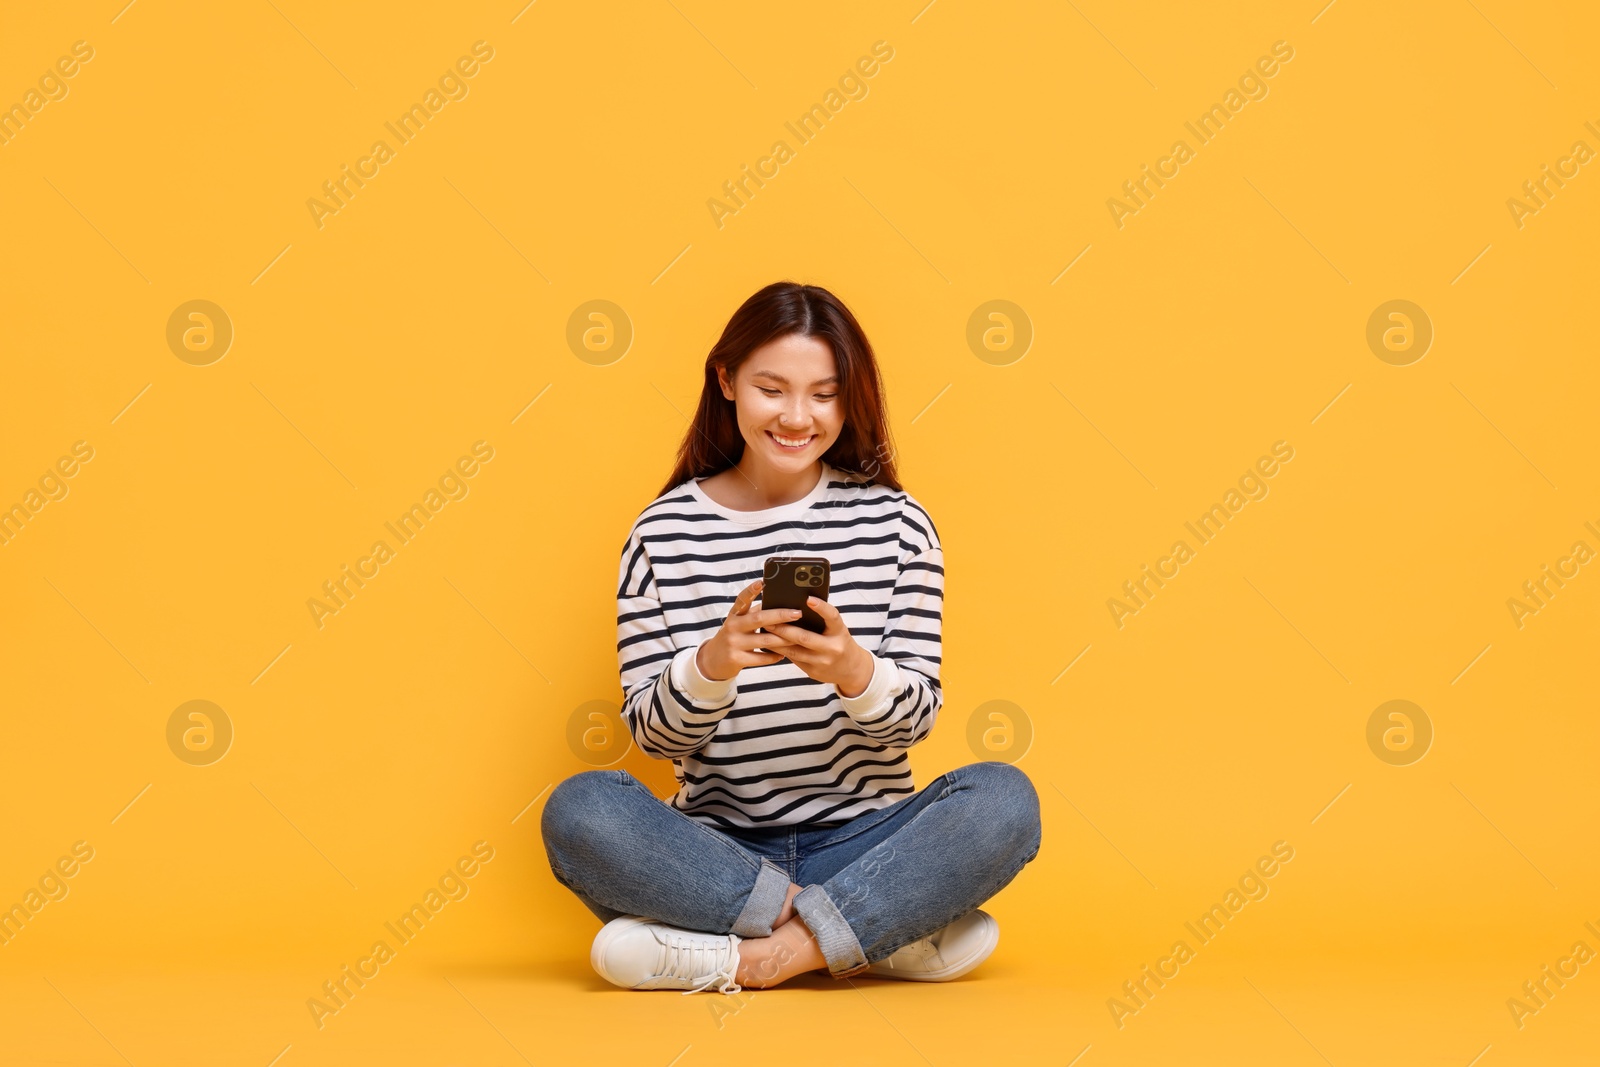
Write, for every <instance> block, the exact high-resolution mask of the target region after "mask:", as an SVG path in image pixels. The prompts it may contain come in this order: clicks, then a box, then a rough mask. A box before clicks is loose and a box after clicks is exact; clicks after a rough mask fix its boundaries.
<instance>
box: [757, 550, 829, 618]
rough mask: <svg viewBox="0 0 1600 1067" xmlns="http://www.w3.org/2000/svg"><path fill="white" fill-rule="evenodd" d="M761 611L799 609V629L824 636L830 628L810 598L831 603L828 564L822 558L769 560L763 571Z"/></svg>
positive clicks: (773, 558) (773, 557)
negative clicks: (809, 600) (803, 628)
mask: <svg viewBox="0 0 1600 1067" xmlns="http://www.w3.org/2000/svg"><path fill="white" fill-rule="evenodd" d="M761 578H762V585H761V610H762V611H767V610H769V609H771V608H799V609H800V617H799V618H798V619H796V620H795V621H794V625H796V626H804V627H805V628H806V629H807V630H810V631H811V632H812V633H818V634H820V633H821V632H822V631H823V630H826V629H827V628H828V625H827V623H825V622H824V621H823V619H822V616H821V615H819V614H817V613H816V612H815V611H813V610H812V609H811V608H810V607H809V606H808V605H807V604H806V597H810V596H814V597H816V598H817V599H819V600H827V599H828V561H827V559H825V558H824V557H822V556H768V557H767V562H766V565H765V566H764V567H763V568H762V571H761Z"/></svg>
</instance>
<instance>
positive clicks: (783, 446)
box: [767, 430, 817, 452]
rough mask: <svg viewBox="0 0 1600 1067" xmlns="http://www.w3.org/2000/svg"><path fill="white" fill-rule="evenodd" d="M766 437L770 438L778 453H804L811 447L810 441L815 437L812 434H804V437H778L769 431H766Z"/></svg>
mask: <svg viewBox="0 0 1600 1067" xmlns="http://www.w3.org/2000/svg"><path fill="white" fill-rule="evenodd" d="M767 436H768V437H770V438H772V441H773V443H774V444H776V445H777V446H778V449H779V450H780V451H783V452H804V451H805V450H806V449H807V448H809V447H810V446H811V442H812V440H813V439H814V438H815V437H816V436H817V435H816V434H814V433H812V434H806V435H805V436H804V437H783V436H779V435H778V434H775V433H773V432H772V431H771V430H768V431H767Z"/></svg>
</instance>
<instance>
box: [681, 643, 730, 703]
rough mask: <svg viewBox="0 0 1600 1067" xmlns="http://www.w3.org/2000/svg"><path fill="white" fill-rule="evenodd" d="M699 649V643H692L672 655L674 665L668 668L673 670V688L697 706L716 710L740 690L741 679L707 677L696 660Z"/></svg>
mask: <svg viewBox="0 0 1600 1067" xmlns="http://www.w3.org/2000/svg"><path fill="white" fill-rule="evenodd" d="M699 651H700V646H699V645H690V646H689V647H688V648H684V649H679V650H678V654H677V655H675V656H673V657H672V665H671V666H670V667H669V668H668V670H669V671H670V672H671V681H672V685H673V688H675V689H677V690H678V692H680V693H682V694H684V695H685V696H687V697H688V698H689V703H691V704H693V705H694V706H695V707H697V708H703V709H705V710H707V711H714V710H717V709H720V708H723V707H726V706H727V705H728V704H729V703H731V702H732V700H733V697H734V694H735V693H736V692H737V691H738V687H739V679H738V678H737V677H734V678H726V679H723V680H722V681H713V680H712V679H710V678H707V677H706V676H705V675H704V674H702V673H701V672H700V667H699V665H698V664H696V663H695V661H694V658H695V655H696V654H697V653H698V652H699Z"/></svg>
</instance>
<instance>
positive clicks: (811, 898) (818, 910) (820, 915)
mask: <svg viewBox="0 0 1600 1067" xmlns="http://www.w3.org/2000/svg"><path fill="white" fill-rule="evenodd" d="M794 910H795V913H796V914H798V915H799V916H800V918H802V919H804V920H805V924H806V926H808V927H810V929H811V933H812V935H813V936H814V937H815V938H816V939H817V947H819V948H820V949H822V957H823V959H825V960H827V961H828V973H829V974H831V975H832V976H833V977H835V978H848V977H850V976H851V975H853V974H857V973H859V972H861V971H864V970H866V969H867V968H868V967H869V966H871V964H870V963H868V962H867V955H866V953H865V952H863V951H862V950H861V942H860V941H859V940H857V939H856V934H855V931H854V930H852V929H850V924H849V923H847V922H845V918H844V915H843V914H842V913H841V912H840V911H839V909H838V907H837V906H836V905H835V904H834V903H833V901H832V900H831V899H829V897H828V892H827V890H825V889H823V888H822V887H821V886H820V885H808V886H806V887H805V888H804V889H802V890H800V892H799V893H798V894H796V896H795V898H794Z"/></svg>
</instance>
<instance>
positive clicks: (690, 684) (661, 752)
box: [617, 528, 738, 759]
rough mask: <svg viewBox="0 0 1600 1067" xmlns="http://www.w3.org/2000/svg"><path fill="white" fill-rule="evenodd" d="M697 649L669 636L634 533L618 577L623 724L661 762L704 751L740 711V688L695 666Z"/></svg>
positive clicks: (651, 574)
mask: <svg viewBox="0 0 1600 1067" xmlns="http://www.w3.org/2000/svg"><path fill="white" fill-rule="evenodd" d="M699 648H700V646H699V645H697V644H693V645H684V646H683V647H679V646H678V645H677V644H676V643H675V642H674V641H673V638H672V633H671V631H670V630H669V629H668V626H667V619H666V615H665V613H664V612H663V611H662V609H661V597H660V593H659V591H658V590H657V588H656V581H655V573H654V572H653V571H652V569H651V566H650V553H649V551H648V550H647V549H646V547H645V545H644V542H643V541H642V540H641V539H640V537H639V533H638V529H637V528H635V529H634V530H632V531H630V532H629V534H628V541H627V544H625V545H624V546H623V549H622V562H621V565H620V567H619V570H618V575H617V666H618V669H619V671H620V674H621V679H622V692H623V699H622V720H623V721H624V722H626V723H627V724H628V730H629V731H630V732H631V733H632V734H633V740H634V742H635V743H636V744H637V745H638V746H639V747H640V749H642V750H643V751H644V752H645V754H647V755H650V756H654V757H655V758H656V759H673V758H675V757H678V756H687V755H689V754H691V753H693V752H696V751H698V750H699V749H700V748H701V747H703V746H704V745H705V743H706V742H707V741H709V740H710V739H711V735H712V734H713V733H715V732H716V729H717V724H718V723H719V722H721V721H722V719H723V716H725V715H727V713H728V710H729V709H730V708H732V707H733V703H734V699H735V698H736V697H737V695H738V680H737V679H736V678H729V679H727V680H726V681H712V680H711V679H708V678H706V677H705V676H704V675H703V674H701V672H700V670H699V668H698V666H697V665H696V664H695V662H694V657H695V653H696V652H698V651H699Z"/></svg>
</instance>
